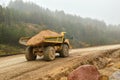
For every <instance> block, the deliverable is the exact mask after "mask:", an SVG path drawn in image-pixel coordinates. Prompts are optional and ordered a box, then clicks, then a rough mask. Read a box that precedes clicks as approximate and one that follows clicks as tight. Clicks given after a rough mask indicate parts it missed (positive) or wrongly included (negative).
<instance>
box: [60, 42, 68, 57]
mask: <svg viewBox="0 0 120 80" xmlns="http://www.w3.org/2000/svg"><path fill="white" fill-rule="evenodd" d="M60 56H61V57H68V56H69V47H68V45H67V44H63V45H62V50H61V51H60Z"/></svg>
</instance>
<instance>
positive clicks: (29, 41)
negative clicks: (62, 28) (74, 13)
mask: <svg viewBox="0 0 120 80" xmlns="http://www.w3.org/2000/svg"><path fill="white" fill-rule="evenodd" d="M56 34H57V35H56ZM19 43H20V44H22V45H25V46H27V48H26V53H25V57H26V59H27V61H32V60H35V59H36V57H37V55H38V56H43V58H44V60H47V61H51V60H54V59H55V54H56V53H59V54H60V56H61V57H68V56H69V48H70V43H69V40H68V39H65V32H61V33H60V34H58V33H55V32H52V31H50V30H45V31H42V32H40V33H39V34H37V35H36V36H33V37H31V38H29V37H22V38H20V40H19Z"/></svg>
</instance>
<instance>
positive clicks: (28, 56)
mask: <svg viewBox="0 0 120 80" xmlns="http://www.w3.org/2000/svg"><path fill="white" fill-rule="evenodd" d="M25 57H26V59H27V61H33V60H35V59H36V55H35V54H34V53H33V48H32V47H30V46H29V47H27V48H26V54H25Z"/></svg>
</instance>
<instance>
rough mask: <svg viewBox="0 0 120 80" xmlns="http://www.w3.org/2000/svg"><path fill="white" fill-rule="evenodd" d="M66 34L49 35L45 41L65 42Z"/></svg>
mask: <svg viewBox="0 0 120 80" xmlns="http://www.w3.org/2000/svg"><path fill="white" fill-rule="evenodd" d="M63 39H64V36H54V37H53V36H49V37H44V41H43V42H48V43H63Z"/></svg>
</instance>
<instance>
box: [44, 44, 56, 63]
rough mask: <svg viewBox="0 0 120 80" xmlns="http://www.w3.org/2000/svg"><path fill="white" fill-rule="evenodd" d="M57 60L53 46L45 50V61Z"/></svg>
mask: <svg viewBox="0 0 120 80" xmlns="http://www.w3.org/2000/svg"><path fill="white" fill-rule="evenodd" d="M54 59H55V49H54V48H53V47H52V46H49V47H46V48H45V50H44V60H46V61H52V60H54Z"/></svg>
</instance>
